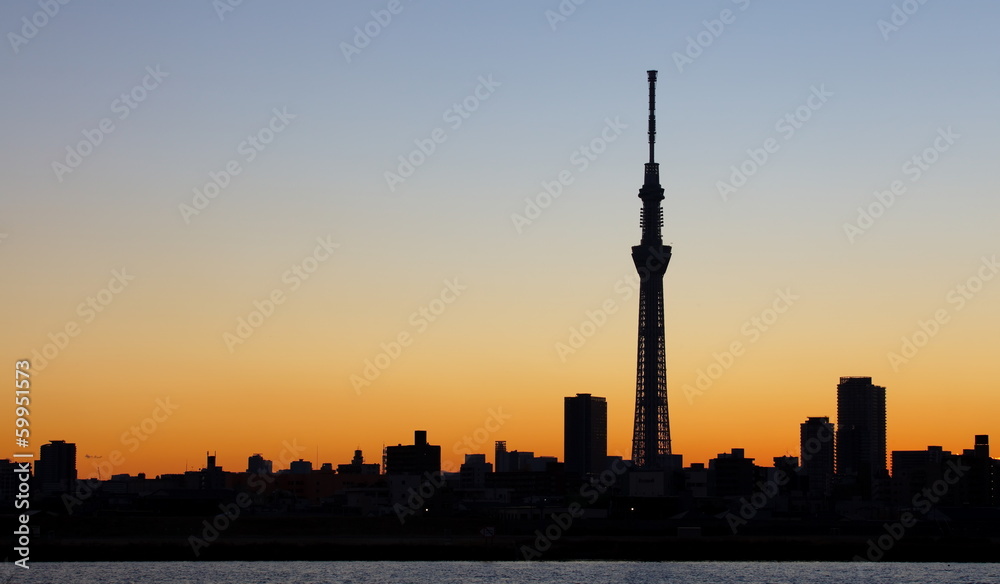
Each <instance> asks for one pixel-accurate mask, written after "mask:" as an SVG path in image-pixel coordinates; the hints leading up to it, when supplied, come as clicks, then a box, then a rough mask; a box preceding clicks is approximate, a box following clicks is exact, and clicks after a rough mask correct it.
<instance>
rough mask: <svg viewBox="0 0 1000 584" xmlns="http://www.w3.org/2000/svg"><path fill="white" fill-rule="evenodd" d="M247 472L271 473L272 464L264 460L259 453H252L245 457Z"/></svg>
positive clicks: (272, 470)
mask: <svg viewBox="0 0 1000 584" xmlns="http://www.w3.org/2000/svg"><path fill="white" fill-rule="evenodd" d="M247 472H248V473H252V474H259V475H262V474H268V475H269V474H273V473H274V464H273V463H272V462H271V461H270V460H266V459H265V458H264V457H263V456H262V455H260V454H254V455H252V456H250V457H248V458H247Z"/></svg>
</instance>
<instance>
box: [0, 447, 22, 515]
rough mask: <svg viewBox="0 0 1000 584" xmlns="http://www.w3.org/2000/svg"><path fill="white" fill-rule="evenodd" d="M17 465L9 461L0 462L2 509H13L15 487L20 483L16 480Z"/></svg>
mask: <svg viewBox="0 0 1000 584" xmlns="http://www.w3.org/2000/svg"><path fill="white" fill-rule="evenodd" d="M15 469H17V464H16V463H14V462H11V461H10V459H6V458H5V459H3V460H0V504H2V505H4V509H8V510H10V509H13V508H14V497H15V496H16V495H17V485H18V483H20V482H21V481H20V480H19V479H18V476H17V473H16V472H14V471H15Z"/></svg>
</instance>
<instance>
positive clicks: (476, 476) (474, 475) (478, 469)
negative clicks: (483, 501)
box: [459, 454, 493, 489]
mask: <svg viewBox="0 0 1000 584" xmlns="http://www.w3.org/2000/svg"><path fill="white" fill-rule="evenodd" d="M492 472H493V465H492V464H490V463H488V462H486V455H485V454H466V455H465V462H464V463H462V466H461V467H460V468H459V485H460V486H461V487H462V488H463V489H481V488H483V487H485V486H486V475H488V474H490V473H492Z"/></svg>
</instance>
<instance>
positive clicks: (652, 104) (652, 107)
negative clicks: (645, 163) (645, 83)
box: [646, 71, 656, 164]
mask: <svg viewBox="0 0 1000 584" xmlns="http://www.w3.org/2000/svg"><path fill="white" fill-rule="evenodd" d="M646 76H647V77H648V78H649V163H650V164H654V163H655V162H656V161H655V160H654V159H653V145H654V144H656V71H646Z"/></svg>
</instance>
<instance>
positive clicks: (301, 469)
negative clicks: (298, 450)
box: [288, 458, 313, 475]
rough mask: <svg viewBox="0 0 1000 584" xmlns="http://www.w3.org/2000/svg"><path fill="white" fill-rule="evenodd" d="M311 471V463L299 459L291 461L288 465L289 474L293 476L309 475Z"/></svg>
mask: <svg viewBox="0 0 1000 584" xmlns="http://www.w3.org/2000/svg"><path fill="white" fill-rule="evenodd" d="M312 470H313V463H312V461H311V460H303V459H301V458H300V459H298V460H293V461H292V462H291V463H290V464H289V465H288V472H289V474H295V475H301V474H309V473H311V472H312Z"/></svg>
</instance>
